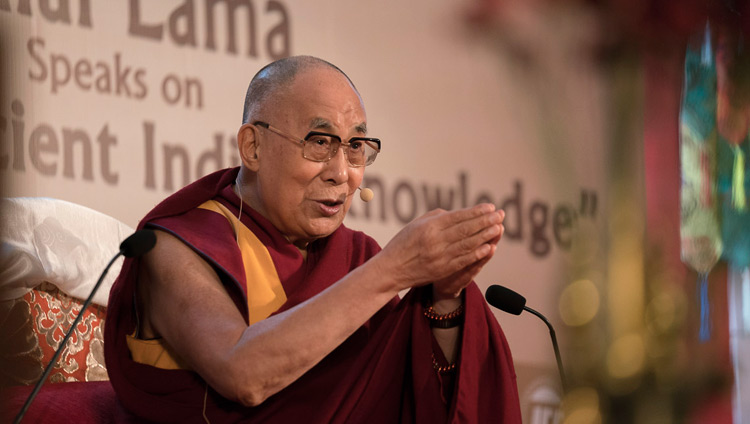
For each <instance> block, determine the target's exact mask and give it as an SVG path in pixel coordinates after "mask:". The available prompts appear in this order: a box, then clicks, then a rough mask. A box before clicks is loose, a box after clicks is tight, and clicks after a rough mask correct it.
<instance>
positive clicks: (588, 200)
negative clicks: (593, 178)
mask: <svg viewBox="0 0 750 424" xmlns="http://www.w3.org/2000/svg"><path fill="white" fill-rule="evenodd" d="M596 207H597V196H596V192H595V191H590V190H581V207H580V208H579V209H578V214H579V215H580V217H581V218H592V219H593V218H594V217H596Z"/></svg>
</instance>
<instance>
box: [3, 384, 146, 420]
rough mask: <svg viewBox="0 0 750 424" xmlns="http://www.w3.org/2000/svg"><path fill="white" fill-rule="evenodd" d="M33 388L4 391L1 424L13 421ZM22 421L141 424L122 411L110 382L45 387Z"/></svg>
mask: <svg viewBox="0 0 750 424" xmlns="http://www.w3.org/2000/svg"><path fill="white" fill-rule="evenodd" d="M33 389H34V386H33V385H32V386H15V387H6V388H4V389H2V390H1V391H0V399H2V402H1V403H0V422H3V423H9V422H12V421H13V419H14V418H15V417H16V415H18V412H19V411H21V408H22V407H23V404H24V403H25V402H26V399H28V397H29V394H31V391H32V390H33ZM21 422H22V423H76V424H87V423H91V424H109V423H140V422H142V421H141V420H139V419H138V418H137V417H135V416H133V415H132V414H130V413H129V412H128V411H126V410H125V409H123V407H122V406H121V405H120V403H119V402H118V401H117V397H116V396H115V391H114V390H113V389H112V385H111V384H109V381H91V382H72V383H54V384H45V385H44V386H42V389H41V390H40V391H39V393H38V394H37V396H36V397H35V398H34V400H33V401H32V402H31V405H29V409H28V410H27V411H26V414H25V415H24V416H23V420H21Z"/></svg>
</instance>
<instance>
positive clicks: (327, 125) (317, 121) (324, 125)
mask: <svg viewBox="0 0 750 424" xmlns="http://www.w3.org/2000/svg"><path fill="white" fill-rule="evenodd" d="M310 128H311V129H313V130H321V131H330V132H332V131H333V130H334V128H333V124H331V122H330V121H328V120H327V119H325V118H313V119H312V120H311V121H310ZM354 129H355V131H357V132H358V133H360V134H363V135H364V134H367V122H362V123H361V124H358V125H356V126H355V127H354Z"/></svg>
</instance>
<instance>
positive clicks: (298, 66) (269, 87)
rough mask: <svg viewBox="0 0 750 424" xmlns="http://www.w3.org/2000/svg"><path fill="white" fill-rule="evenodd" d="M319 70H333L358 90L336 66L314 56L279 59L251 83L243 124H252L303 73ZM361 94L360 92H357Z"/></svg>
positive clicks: (262, 70) (248, 88) (259, 73)
mask: <svg viewBox="0 0 750 424" xmlns="http://www.w3.org/2000/svg"><path fill="white" fill-rule="evenodd" d="M317 68H328V69H333V70H335V71H336V72H338V73H340V74H341V75H343V76H344V77H345V78H346V79H347V81H349V84H351V86H352V88H353V89H354V91H357V88H356V87H355V86H354V83H353V82H352V80H351V79H349V77H348V76H347V75H346V74H345V73H344V71H342V70H341V69H339V68H338V67H337V66H336V65H334V64H332V63H330V62H327V61H325V60H323V59H319V58H317V57H313V56H292V57H287V58H284V59H279V60H277V61H275V62H271V63H269V64H268V65H266V66H264V67H263V68H262V69H261V70H260V71H258V73H257V74H255V76H254V77H253V79H252V80H251V81H250V85H249V86H248V87H247V94H246V95H245V108H244V110H243V112H242V123H243V124H246V123H248V122H250V120H251V119H252V117H253V116H255V115H256V114H257V113H258V111H260V110H261V109H262V108H263V106H264V105H265V103H266V102H268V101H269V99H272V98H273V97H274V95H276V94H278V93H279V92H280V91H282V90H284V89H286V88H287V87H289V86H290V85H291V84H292V82H294V78H295V77H296V76H297V75H298V74H300V73H301V72H305V71H309V70H312V69H317ZM357 94H359V92H357Z"/></svg>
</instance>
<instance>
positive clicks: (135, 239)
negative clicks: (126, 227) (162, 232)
mask: <svg viewBox="0 0 750 424" xmlns="http://www.w3.org/2000/svg"><path fill="white" fill-rule="evenodd" d="M155 244H156V234H154V232H153V230H138V231H136V232H135V233H133V234H132V235H131V236H130V237H128V238H126V239H125V241H123V242H122V243H120V252H121V253H122V254H123V256H125V257H126V258H135V257H138V256H141V255H144V254H146V252H148V251H149V250H151V249H152V248H153V247H154V245H155Z"/></svg>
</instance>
